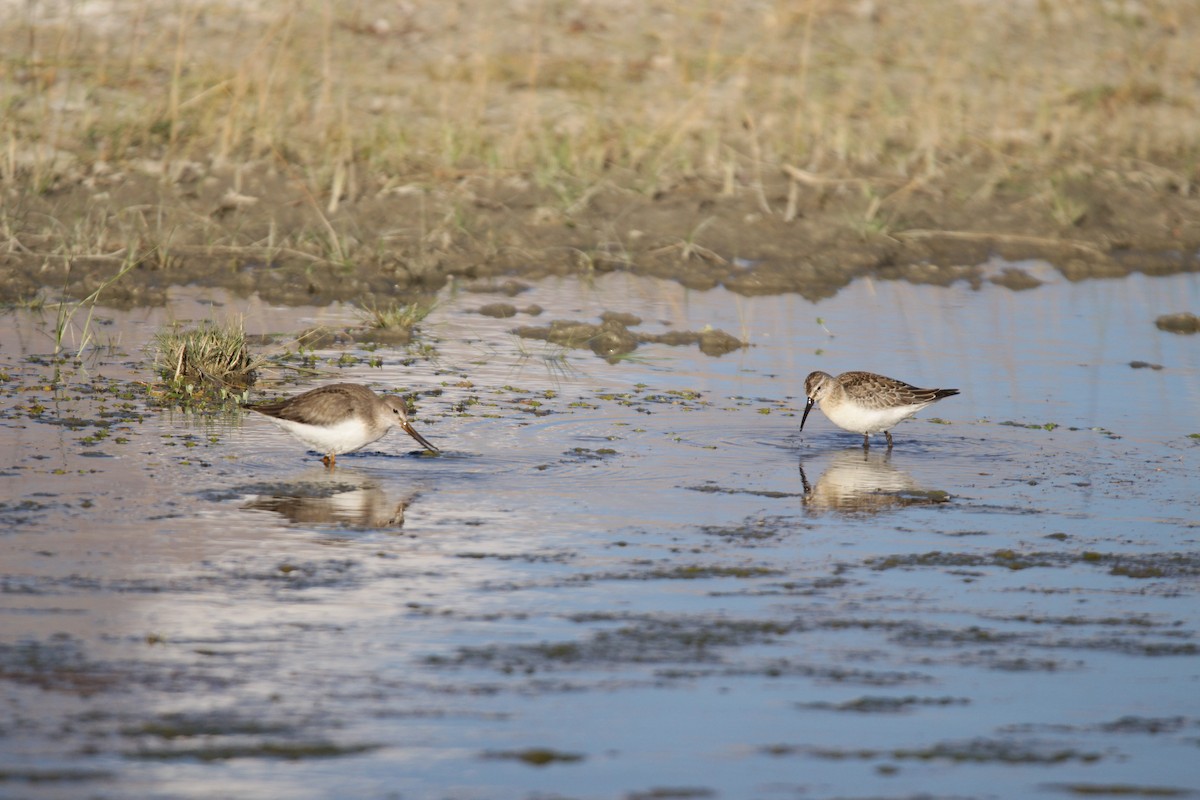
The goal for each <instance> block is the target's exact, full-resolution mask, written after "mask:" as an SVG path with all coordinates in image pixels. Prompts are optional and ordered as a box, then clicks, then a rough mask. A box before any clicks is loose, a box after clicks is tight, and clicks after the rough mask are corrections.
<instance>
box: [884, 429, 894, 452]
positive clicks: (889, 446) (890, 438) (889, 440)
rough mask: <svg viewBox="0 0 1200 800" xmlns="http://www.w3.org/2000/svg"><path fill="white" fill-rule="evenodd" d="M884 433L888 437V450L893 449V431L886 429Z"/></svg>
mask: <svg viewBox="0 0 1200 800" xmlns="http://www.w3.org/2000/svg"><path fill="white" fill-rule="evenodd" d="M883 435H884V436H886V437H887V443H888V450H891V449H892V432H891V431H884V432H883Z"/></svg>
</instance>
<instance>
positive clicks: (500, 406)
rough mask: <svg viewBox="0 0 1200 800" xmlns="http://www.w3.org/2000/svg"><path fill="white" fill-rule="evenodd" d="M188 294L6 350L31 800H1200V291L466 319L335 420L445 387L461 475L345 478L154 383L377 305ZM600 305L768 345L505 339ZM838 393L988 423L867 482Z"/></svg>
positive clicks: (435, 407) (409, 451) (693, 297)
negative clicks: (1173, 319)
mask: <svg viewBox="0 0 1200 800" xmlns="http://www.w3.org/2000/svg"><path fill="white" fill-rule="evenodd" d="M1025 266H1026V267H1027V268H1028V269H1031V270H1034V271H1036V270H1037V269H1038V265H1025ZM172 298H173V299H172V303H171V305H170V307H168V308H166V309H155V310H141V311H134V312H116V311H112V310H101V312H99V313H100V316H101V317H103V318H105V319H107V320H109V321H110V322H108V323H106V324H104V325H103V326H102V327H101V328H99V330H100V331H101V334H102V335H101V339H100V341H101V343H102V344H105V345H108V346H107V347H105V348H104V349H103V350H102V351H99V352H94V353H93V355H92V357H90V358H88V359H85V361H84V363H83V365H82V366H78V367H77V366H74V365H72V364H70V363H68V364H66V365H59V366H58V370H59V373H60V374H59V375H58V376H57V379H56V376H55V370H56V366H55V365H54V364H53V363H51V362H50V361H49V360H48V359H45V358H40V359H32V360H31V359H30V358H29V357H30V356H31V355H35V354H45V353H47V352H49V351H50V350H51V349H52V342H51V340H50V339H49V338H47V334H46V329H47V328H48V327H52V324H51V323H52V320H50V319H42V318H40V317H39V316H38V315H37V314H35V313H33V312H28V311H20V312H11V313H10V314H8V315H7V320H6V321H7V322H9V323H10V324H8V325H6V326H5V330H4V332H3V333H0V348H2V349H0V369H2V370H3V372H4V374H5V375H6V376H7V379H6V380H5V381H4V382H3V384H2V389H3V396H4V405H3V411H2V412H0V446H2V447H3V450H4V452H5V453H7V454H8V458H7V461H8V463H7V464H6V465H5V466H4V468H3V470H2V472H0V500H2V501H3V506H0V523H2V525H3V531H4V532H3V533H0V564H2V565H3V566H2V567H0V592H2V593H3V604H2V607H0V693H2V694H0V697H2V700H0V702H3V705H4V712H3V719H5V720H7V721H5V722H0V795H3V796H14V797H92V796H105V797H163V798H176V797H178V798H186V797H212V796H238V797H281V796H287V797H328V796H347V797H348V796H355V797H404V798H450V797H453V798H495V797H559V796H570V797H580V798H584V797H586V798H609V797H638V796H642V797H647V796H660V797H666V796H669V797H709V796H714V797H729V798H749V797H762V798H773V797H781V798H782V797H822V798H824V797H912V796H914V795H922V796H932V797H980V798H983V797H1006V798H1007V797H1012V798H1023V797H1031V796H1047V797H1053V796H1071V795H1072V794H1080V793H1083V792H1088V791H1091V792H1108V793H1110V794H1112V793H1116V792H1118V791H1127V792H1129V793H1132V795H1133V796H1138V795H1142V796H1149V795H1151V794H1152V793H1153V792H1155V791H1158V790H1181V791H1184V792H1186V791H1187V790H1192V791H1200V770H1198V769H1197V767H1196V766H1195V765H1196V763H1197V759H1196V747H1197V743H1198V742H1200V691H1198V688H1200V687H1198V683H1200V657H1198V656H1200V642H1198V641H1197V636H1198V634H1200V606H1198V605H1197V603H1196V598H1197V593H1198V590H1200V578H1198V576H1200V554H1198V550H1197V546H1196V544H1197V538H1198V537H1200V499H1198V496H1200V493H1198V492H1197V488H1198V485H1200V484H1198V482H1197V479H1196V475H1197V474H1198V467H1200V438H1189V434H1194V433H1200V337H1197V336H1190V337H1189V336H1178V335H1173V334H1170V333H1165V332H1162V331H1159V330H1157V329H1156V328H1155V327H1154V324H1153V321H1154V318H1155V317H1156V316H1158V315H1159V314H1164V313H1170V312H1175V311H1180V310H1187V309H1193V310H1194V309H1195V308H1197V307H1198V306H1200V278H1198V277H1197V276H1195V275H1191V276H1187V275H1184V276H1174V277H1167V278H1148V277H1143V276H1136V277H1133V278H1129V279H1123V280H1120V281H1109V282H1104V281H1096V282H1087V283H1079V284H1071V283H1066V282H1063V281H1061V279H1060V280H1059V281H1058V282H1051V283H1049V284H1047V285H1045V286H1043V287H1041V288H1039V289H1036V290H1033V291H1028V292H1021V293H1013V292H1010V291H1009V290H1007V289H1002V288H999V287H993V286H985V288H982V289H980V290H972V289H970V288H967V287H965V286H955V287H951V288H937V287H927V286H913V285H908V284H898V283H859V284H855V285H854V286H852V287H850V288H849V289H848V290H846V291H844V292H842V293H841V294H840V295H838V296H837V297H836V298H833V299H830V300H826V301H823V302H821V303H818V304H812V303H809V302H808V301H806V300H803V299H802V298H799V297H794V296H781V297H761V298H743V297H738V296H735V295H731V294H728V293H725V292H723V291H720V290H718V291H711V292H702V293H697V292H689V291H687V290H685V289H682V288H680V287H678V286H676V285H675V284H671V283H666V282H659V281H653V280H647V279H637V278H632V277H629V276H625V275H609V276H604V277H601V278H598V279H597V280H596V281H595V282H593V283H590V284H588V283H581V282H578V281H575V280H565V279H564V280H561V281H548V282H545V283H542V284H538V285H536V286H534V287H533V288H532V289H531V290H530V291H528V292H526V293H524V294H522V295H520V296H519V297H517V298H515V299H513V300H512V302H513V303H514V304H515V305H516V306H517V307H518V308H523V307H525V306H527V305H528V304H530V303H537V304H539V305H541V306H543V307H544V308H545V309H546V311H545V313H544V314H543V315H542V316H541V317H538V318H536V319H532V318H528V317H526V316H524V315H519V316H518V317H516V318H512V319H502V320H498V319H493V318H490V317H484V316H481V315H479V314H477V313H475V310H476V309H477V308H478V307H479V306H481V305H483V304H485V303H488V302H493V301H494V300H495V299H496V297H495V296H493V295H487V294H476V293H471V292H466V291H461V292H447V293H446V294H445V295H444V297H443V298H442V300H443V302H442V304H441V305H440V306H439V308H438V309H437V310H436V311H435V312H434V314H433V315H432V316H431V317H430V318H429V319H428V320H427V321H426V322H425V323H424V324H423V326H422V335H421V337H419V339H418V342H417V344H416V345H415V346H414V347H413V348H411V349H406V348H401V349H396V348H381V349H379V350H377V351H375V352H373V353H363V352H361V351H359V350H357V349H353V348H352V349H351V350H350V351H349V352H351V354H358V355H362V356H364V359H365V358H366V357H374V356H379V357H382V361H383V363H382V366H380V367H370V366H368V365H367V364H366V362H365V360H364V361H362V362H360V363H359V364H357V365H353V366H348V367H345V368H338V367H334V366H329V365H326V366H325V370H324V372H325V374H324V375H323V376H322V379H320V380H312V381H310V382H308V383H305V384H304V385H305V386H309V385H316V384H317V383H320V382H321V381H322V380H334V379H337V380H355V381H362V382H367V383H370V384H371V385H373V386H375V387H376V388H380V389H382V388H387V389H395V390H401V391H417V392H419V393H421V394H420V396H419V397H418V402H417V406H418V411H417V416H416V418H415V420H414V424H415V425H416V427H417V428H418V430H420V431H421V432H422V434H423V435H425V436H426V437H427V438H429V439H430V440H431V441H432V442H434V443H435V444H437V445H438V446H440V447H441V448H443V450H444V453H443V454H442V455H440V456H437V457H431V456H420V455H417V454H416V453H415V449H416V448H415V445H414V443H412V442H411V440H409V439H407V437H404V436H403V435H402V434H398V433H393V434H391V435H390V436H389V437H387V438H385V439H383V440H381V441H380V442H377V443H375V444H374V445H371V446H369V447H368V448H366V449H365V450H364V451H363V452H360V453H357V454H351V455H347V456H342V457H339V459H338V466H337V469H336V470H334V471H332V472H329V471H326V470H325V469H324V468H322V467H321V465H320V463H319V461H318V460H317V458H316V456H315V454H311V453H307V454H306V453H305V452H304V449H303V447H302V446H301V445H299V444H298V443H296V442H295V441H293V440H292V439H290V438H289V437H287V436H285V435H283V434H282V433H280V432H279V431H278V430H277V429H276V428H275V427H274V426H273V425H271V424H270V423H269V422H267V421H266V420H264V419H261V418H257V417H249V416H248V417H230V418H228V419H225V420H219V421H215V422H214V421H211V420H209V421H202V420H197V419H195V418H193V417H190V416H188V415H185V414H182V413H165V412H161V411H157V410H153V409H149V408H147V407H145V406H144V405H143V403H142V402H141V400H140V399H123V398H122V397H121V387H122V386H124V385H125V383H126V382H127V381H131V380H140V381H146V380H150V379H151V375H150V371H149V369H148V366H147V362H146V357H145V355H144V353H143V352H142V349H141V348H142V347H143V345H144V343H145V342H146V341H148V339H149V338H150V336H152V335H153V332H154V331H155V330H156V329H157V328H158V326H160V325H162V324H164V322H166V321H168V320H171V319H187V318H203V317H205V316H207V315H208V314H209V313H214V314H215V315H216V316H217V317H218V318H222V317H223V316H225V315H236V314H239V313H244V314H245V315H246V325H247V328H248V330H249V332H251V333H267V332H274V331H295V330H298V329H300V328H303V327H306V326H309V325H312V324H317V323H320V324H329V325H339V324H347V323H350V322H353V321H354V319H355V314H354V311H353V309H350V308H348V307H343V306H335V307H330V308H320V309H316V308H310V309H290V308H271V307H267V306H265V305H263V304H261V303H257V302H256V301H254V300H252V299H249V300H248V299H240V298H235V297H231V296H228V295H225V294H222V293H216V292H211V291H207V290H196V289H180V290H176V291H175V292H174V293H173V295H172ZM214 303H215V304H218V305H216V306H215V309H214V306H213V304H214ZM604 310H613V311H623V312H631V313H634V314H637V315H639V316H641V317H642V318H643V319H644V320H645V321H644V322H643V324H642V325H641V326H639V327H638V328H637V329H639V330H648V331H652V332H659V331H665V330H667V329H693V330H699V329H702V328H703V327H704V326H706V325H711V326H712V327H715V328H722V329H724V330H726V331H729V332H730V333H733V334H734V335H737V336H740V337H745V338H748V339H749V340H750V341H751V342H752V343H753V345H754V346H753V347H751V348H749V349H746V350H742V351H737V352H734V353H731V354H728V355H726V356H723V357H720V358H712V357H708V356H705V355H702V354H701V353H700V352H699V351H698V350H696V349H695V348H691V347H678V348H672V347H667V346H648V347H643V348H641V349H639V350H638V351H637V352H636V353H635V355H634V357H632V358H629V359H624V360H621V361H618V362H616V363H611V364H610V363H608V362H606V361H604V360H602V359H600V358H598V357H596V356H594V355H592V354H591V353H590V352H589V351H586V350H573V351H565V352H564V351H561V350H560V349H558V348H556V347H553V346H548V345H545V344H544V343H542V342H536V341H522V340H518V339H516V338H515V337H513V336H511V335H509V334H508V331H509V330H510V329H511V328H513V327H515V326H516V325H518V324H545V323H546V321H548V320H550V319H557V318H572V319H585V320H589V321H594V320H595V319H596V317H597V316H598V314H599V313H600V312H601V311H604ZM818 318H819V319H820V321H818ZM421 346H426V347H428V346H432V348H433V358H432V360H429V359H428V358H426V357H425V356H427V355H429V354H430V353H429V351H428V350H424V351H423V350H421V349H420V348H421ZM343 352H344V350H341V349H333V350H329V351H322V353H321V355H322V356H324V357H326V358H328V359H330V360H334V359H337V357H338V356H339V355H341V354H342V353H343ZM1131 361H1146V362H1152V363H1155V364H1158V365H1161V366H1162V369H1151V368H1144V369H1133V368H1131V367H1130V366H1129V364H1130V362H1131ZM812 369H825V370H828V371H831V372H839V371H842V370H845V369H869V370H874V371H878V372H882V373H885V374H888V375H892V376H894V377H898V378H901V379H904V380H908V381H911V382H913V383H917V384H920V385H929V386H956V387H958V388H959V389H961V390H962V395H960V396H958V397H954V398H950V399H948V400H946V401H943V402H941V403H939V404H938V405H937V406H935V407H933V408H930V409H927V410H926V411H925V412H923V413H922V414H920V415H919V416H918V418H917V419H916V420H914V421H909V422H906V423H904V424H902V425H901V426H900V427H898V428H897V429H896V431H895V432H894V434H895V438H896V446H895V448H894V449H893V450H892V451H891V452H890V453H889V452H887V451H886V450H885V449H884V448H883V447H881V446H875V447H873V448H872V449H871V450H870V451H869V452H867V453H864V451H863V450H862V449H861V447H859V446H858V445H859V441H860V439H859V437H857V436H856V435H854V434H848V433H845V432H843V431H839V430H837V429H835V428H834V427H833V426H832V425H831V424H830V423H829V422H828V421H827V420H826V419H825V418H824V417H823V416H822V415H821V414H820V413H819V412H816V411H814V413H813V414H812V415H810V417H809V420H808V424H807V425H806V429H805V431H804V433H803V434H800V433H799V432H798V430H797V428H798V425H799V421H800V415H799V412H800V411H802V410H803V404H804V398H803V395H802V386H803V378H804V375H805V374H807V372H808V371H810V370H812ZM285 391H293V389H291V388H288V389H286V390H285ZM39 409H40V410H39ZM933 419H938V420H940V421H941V423H944V424H939V423H938V422H935V421H931V420H933ZM1048 423H1049V424H1048ZM655 792H657V793H658V794H657V795H655V794H654V793H655Z"/></svg>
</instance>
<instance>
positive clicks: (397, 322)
mask: <svg viewBox="0 0 1200 800" xmlns="http://www.w3.org/2000/svg"><path fill="white" fill-rule="evenodd" d="M435 308H437V306H436V304H425V303H392V304H391V305H389V306H383V307H380V306H376V305H369V306H368V305H364V306H363V307H362V308H361V309H360V311H361V314H362V317H363V322H365V323H366V324H367V325H369V326H370V327H372V328H381V329H384V330H406V331H407V330H412V329H413V328H414V327H416V326H417V324H418V323H420V322H421V321H422V320H424V319H425V318H426V317H428V316H429V315H430V314H431V313H433V310H434V309H435Z"/></svg>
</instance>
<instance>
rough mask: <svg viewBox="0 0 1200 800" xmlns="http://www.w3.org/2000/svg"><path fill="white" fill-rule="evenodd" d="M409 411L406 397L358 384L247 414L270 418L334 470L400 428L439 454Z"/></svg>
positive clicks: (320, 391)
mask: <svg viewBox="0 0 1200 800" xmlns="http://www.w3.org/2000/svg"><path fill="white" fill-rule="evenodd" d="M405 405H406V404H405V402H404V398H403V397H397V396H396V395H393V394H388V395H383V396H382V397H380V396H379V395H377V394H375V393H374V392H373V391H371V390H370V389H368V388H367V387H366V386H363V385H361V384H358V383H331V384H328V385H327V386H319V387H317V388H316V389H312V390H310V391H307V392H304V393H303V394H298V395H296V396H295V397H289V398H287V399H285V400H276V401H274V402H271V403H259V404H257V405H252V406H246V408H248V409H250V410H251V411H257V412H258V413H259V414H265V415H266V416H268V417H270V418H271V421H272V422H274V423H275V424H276V425H278V426H279V427H281V428H283V429H284V430H285V431H287V432H288V433H290V434H291V435H292V436H295V437H296V438H297V439H299V440H300V441H302V442H304V443H305V444H306V445H308V446H309V447H311V448H313V449H314V450H316V451H317V452H319V453H321V454H322V457H321V461H323V462H324V463H325V466H327V467H332V466H333V465H334V462H335V461H336V460H337V456H338V455H340V454H342V453H352V452H354V451H355V450H358V449H360V448H362V447H366V446H367V445H369V444H370V443H371V442H374V441H377V440H378V439H381V438H382V437H383V435H384V434H385V433H387V432H388V431H389V430H391V429H392V428H400V429H401V430H402V431H404V432H405V433H407V434H408V435H409V436H411V437H413V438H414V439H416V440H417V442H418V443H419V444H420V445H421V446H422V447H424V448H425V449H426V450H432V451H433V452H435V453H436V452H438V449H437V448H436V447H434V446H433V445H431V444H430V443H429V442H427V441H425V437H423V436H421V434H419V433H417V431H416V430H415V429H414V428H413V426H412V423H410V422H409V421H408V414H407V413H406V412H405Z"/></svg>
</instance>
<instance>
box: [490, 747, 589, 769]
mask: <svg viewBox="0 0 1200 800" xmlns="http://www.w3.org/2000/svg"><path fill="white" fill-rule="evenodd" d="M483 757H484V758H492V759H507V760H511V761H521V762H524V763H526V764H528V765H529V766H531V767H544V766H547V765H549V764H554V763H559V764H574V763H576V762H579V761H583V758H584V757H583V754H582V753H564V752H562V751H559V750H551V749H550V748H548V747H530V748H529V749H527V750H498V751H489V752H487V753H484V754H483Z"/></svg>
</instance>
